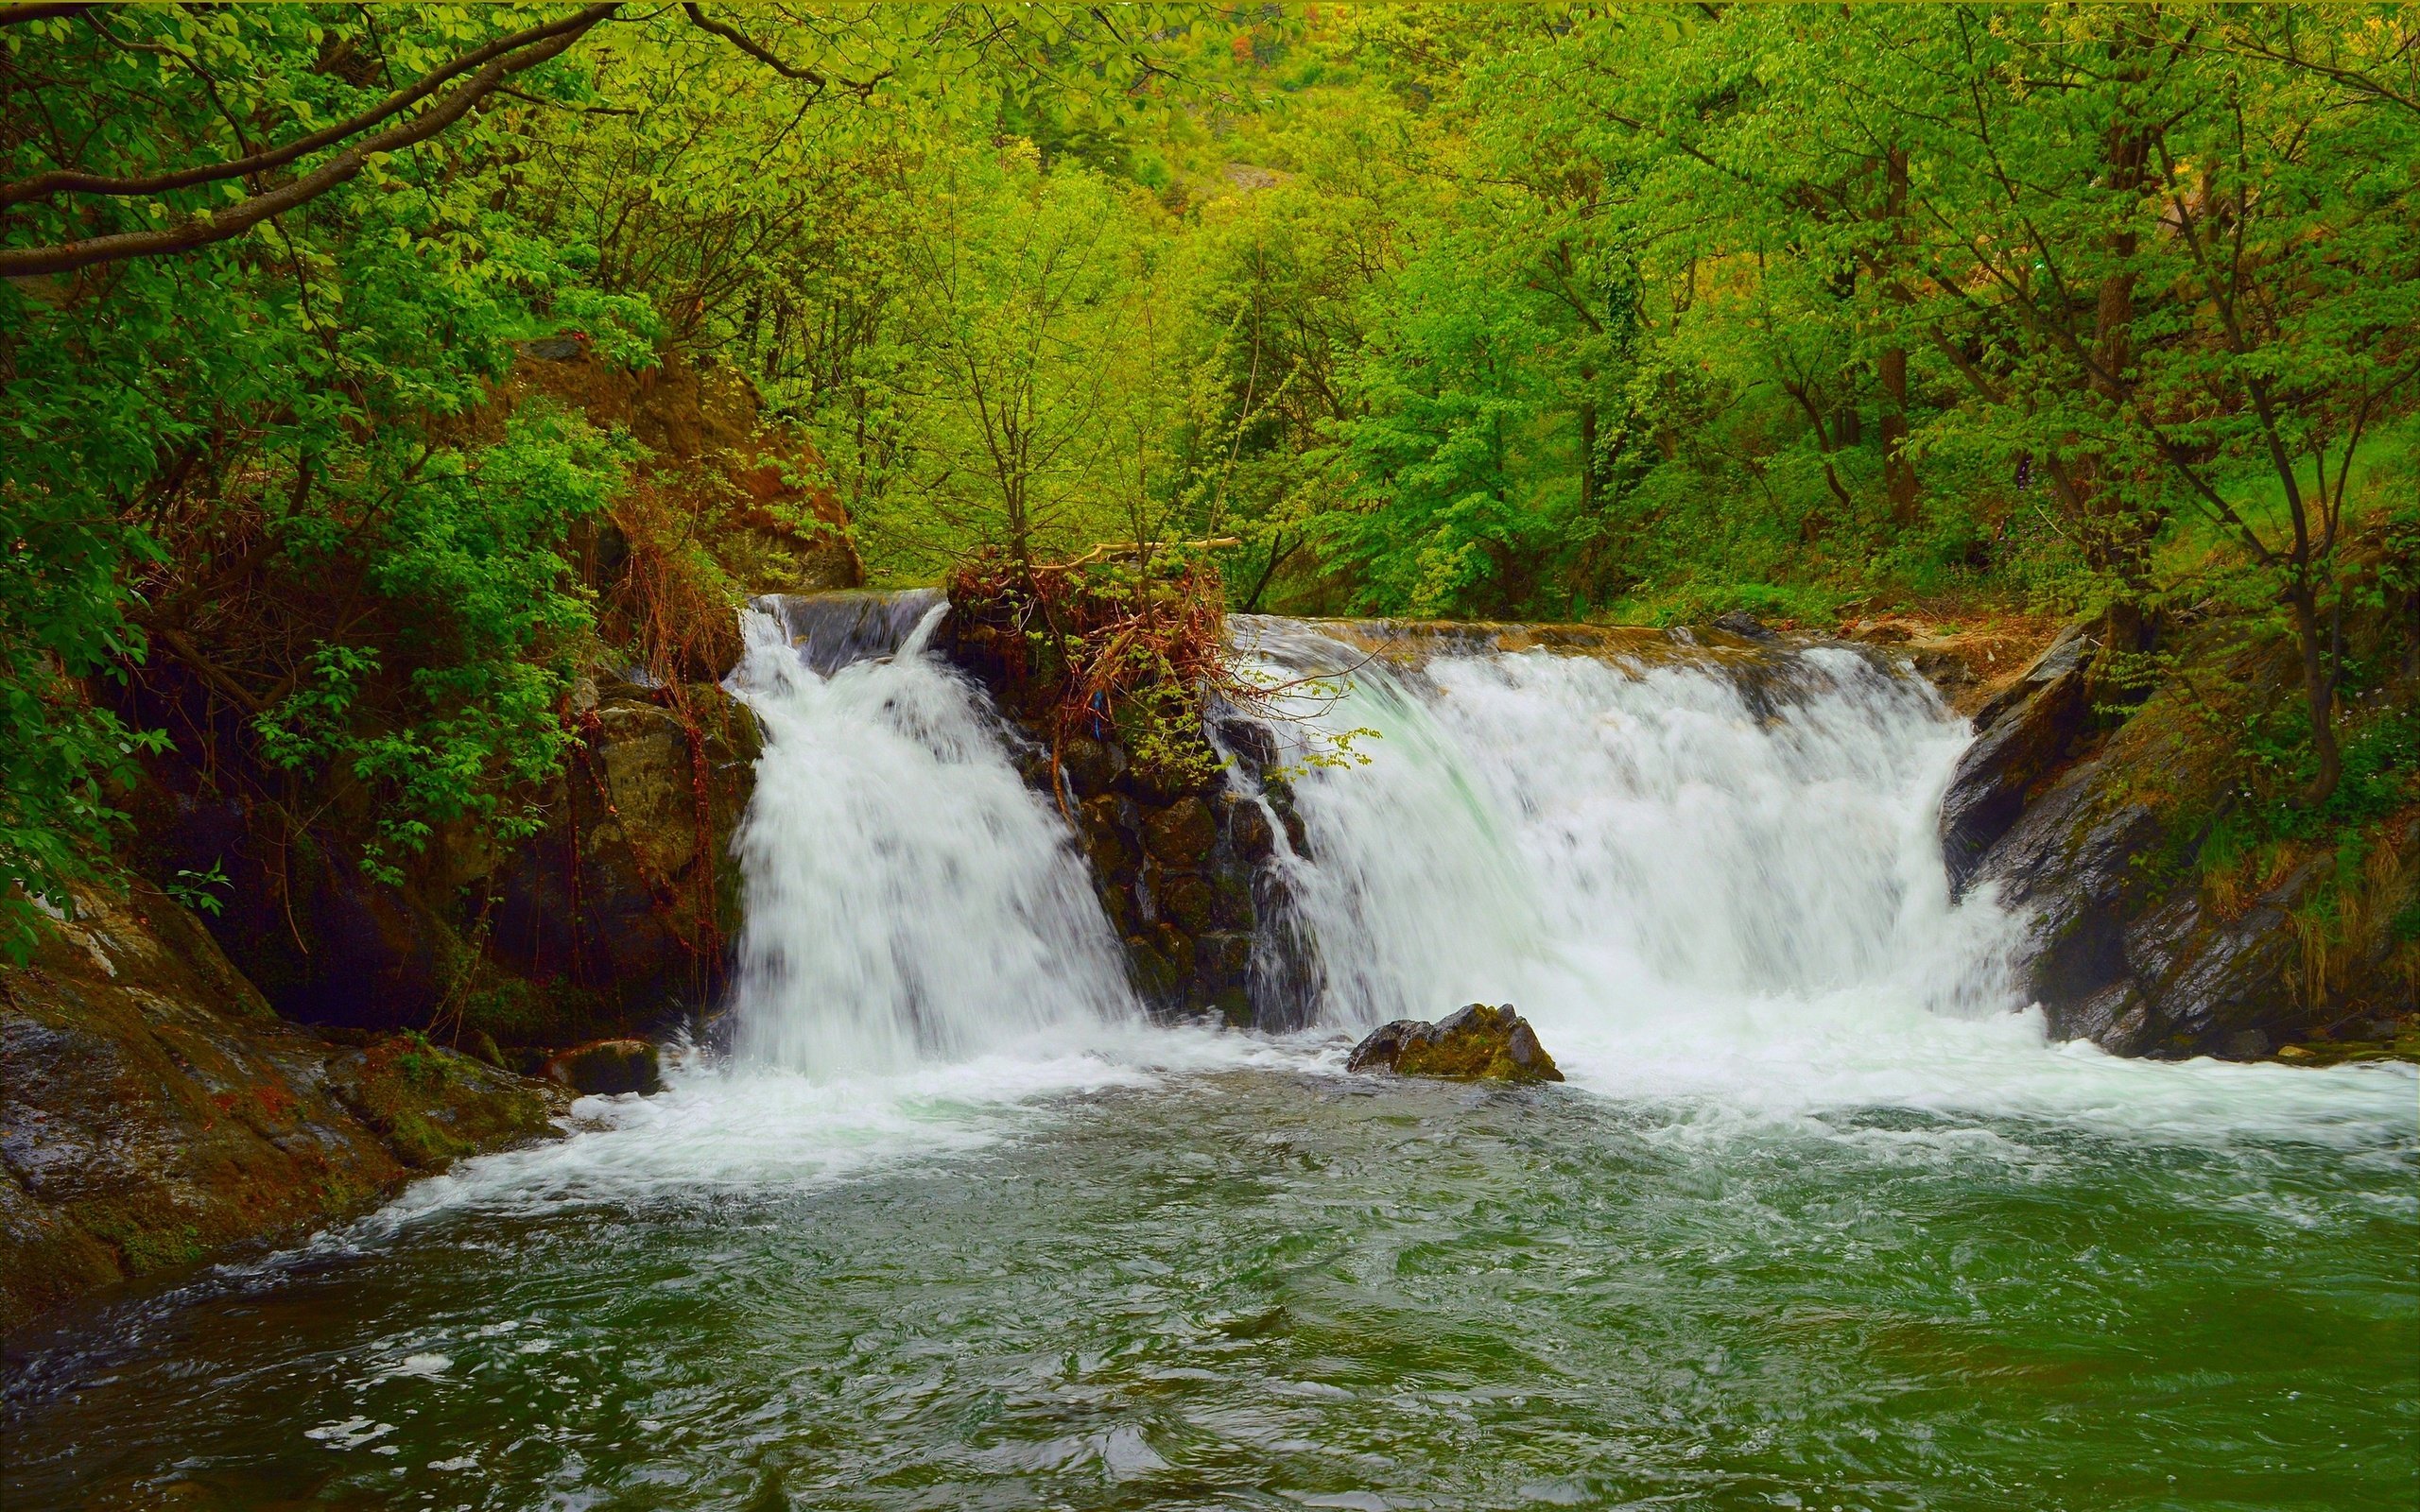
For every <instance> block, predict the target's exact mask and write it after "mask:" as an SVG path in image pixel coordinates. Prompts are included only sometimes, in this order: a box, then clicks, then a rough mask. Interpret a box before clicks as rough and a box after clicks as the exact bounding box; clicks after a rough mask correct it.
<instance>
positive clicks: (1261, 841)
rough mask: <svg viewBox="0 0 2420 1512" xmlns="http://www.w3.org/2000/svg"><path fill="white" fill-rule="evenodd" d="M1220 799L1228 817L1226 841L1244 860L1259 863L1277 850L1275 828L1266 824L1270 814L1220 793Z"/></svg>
mask: <svg viewBox="0 0 2420 1512" xmlns="http://www.w3.org/2000/svg"><path fill="white" fill-rule="evenodd" d="M1220 799H1221V802H1222V805H1223V807H1224V810H1225V813H1226V816H1227V838H1228V839H1229V840H1230V841H1231V842H1233V844H1234V845H1235V848H1236V852H1237V853H1238V854H1240V855H1241V856H1242V857H1243V858H1244V859H1245V860H1247V861H1251V862H1255V863H1257V862H1262V861H1266V860H1268V859H1269V858H1270V857H1271V855H1273V854H1275V853H1276V851H1277V831H1276V827H1275V826H1273V825H1271V823H1270V822H1269V811H1268V810H1267V809H1266V808H1263V807H1262V806H1261V805H1260V804H1259V803H1257V802H1255V801H1253V799H1246V798H1239V797H1237V796H1236V795H1234V794H1222V795H1220Z"/></svg>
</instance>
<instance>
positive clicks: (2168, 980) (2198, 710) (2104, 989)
mask: <svg viewBox="0 0 2420 1512" xmlns="http://www.w3.org/2000/svg"><path fill="white" fill-rule="evenodd" d="M2154 628H2155V627H2152V626H2150V625H2148V624H2147V623H2145V622H2144V621H2143V620H2142V618H2141V617H2140V616H2135V617H2133V618H2132V619H2131V620H2130V619H2129V618H2128V617H2126V616H2123V615H2116V614H2113V615H2112V616H2111V617H2109V618H2108V619H2106V620H2104V621H2103V622H2102V624H2101V627H2100V629H2101V631H2102V632H2103V633H2105V635H2106V636H2107V637H2108V638H2109V640H2110V643H2111V644H2115V645H2117V646H2118V647H2119V648H2120V652H2121V653H2122V652H2139V651H2140V650H2141V649H2142V648H2143V646H2144V645H2145V644H2147V642H2148V641H2149V639H2150V638H2151V637H2152V634H2153V631H2154ZM2091 644H2092V640H2091V638H2090V637H2086V636H2084V635H2083V634H2082V633H2081V632H2079V631H2077V630H2075V629H2071V630H2070V631H2069V633H2068V634H2067V635H2066V636H2064V637H2062V639H2061V641H2060V642H2059V643H2058V644H2055V645H2054V646H2053V647H2052V649H2051V650H2050V651H2049V652H2048V653H2046V654H2045V655H2044V657H2043V658H2042V659H2041V660H2040V661H2039V662H2036V663H2035V664H2034V666H2033V667H2031V669H2029V671H2028V673H2027V675H2026V678H2025V679H2022V680H2021V681H2020V683H2019V684H2018V685H2017V686H2015V687H2013V688H2011V689H2009V690H2006V691H2004V692H2003V694H2002V695H2000V696H1998V697H1997V698H1996V699H1995V700H1994V701H1993V702H1992V703H1991V704H1989V705H1987V706H1985V708H1984V709H1983V710H1982V711H1981V712H1980V713H1979V714H1978V716H1977V723H1978V725H1979V727H1980V728H1981V730H1982V734H1981V735H1980V736H1979V738H1978V740H1977V741H1976V742H1975V746H1974V747H1973V748H1972V749H1970V750H1969V752H1968V753H1967V758H1966V760H1965V761H1964V762H1963V763H1962V765H1961V767H1960V775H1959V785H1955V786H1953V788H1952V789H1951V794H1950V799H1951V802H1950V803H1949V805H1947V806H1946V807H1945V813H1944V823H1943V837H1944V849H1945V852H1946V855H1945V859H1946V861H1947V862H1948V864H1949V867H1950V871H1951V875H1952V877H1953V878H1954V879H1958V880H1962V881H1963V882H1964V883H1965V885H1967V886H1969V887H1979V886H1983V885H1990V886H1992V887H1993V888H1994V890H1995V891H1996V893H1997V897H1998V899H1999V901H2000V902H2002V903H2003V904H2005V905H2008V906H2010V907H2013V908H2014V909H2016V910H2018V911H2020V912H2021V914H2022V915H2023V917H2024V918H2025V920H2026V931H2027V932H2026V936H2025V937H2024V940H2023V943H2022V945H2021V948H2020V951H2019V954H2018V959H2017V961H2016V965H2017V966H2018V968H2019V971H2020V983H2021V986H2022V988H2023V989H2024V990H2025V992H2026V994H2027V995H2028V996H2029V997H2030V998H2031V999H2032V1000H2033V1001H2034V1002H2036V1003H2038V1004H2040V1005H2041V1006H2042V1008H2043V1010H2044V1013H2045V1015H2046V1017H2047V1020H2048V1025H2049V1028H2050V1030H2051V1032H2052V1033H2053V1034H2055V1035H2057V1036H2059V1037H2061V1038H2066V1039H2086V1040H2092V1041H2094V1042H2095V1043H2097V1044H2099V1045H2100V1046H2101V1047H2102V1048H2104V1049H2106V1050H2109V1051H2110V1052H2112V1053H2114V1054H2118V1055H2130V1056H2147V1057H2157V1058H2169V1059H2174V1058H2183V1057H2192V1056H2219V1057H2227V1058H2233V1059H2252V1058H2260V1057H2267V1056H2269V1055H2272V1054H2279V1053H2280V1052H2279V1051H2278V1050H2277V1047H2279V1046H2281V1045H2283V1046H2292V1045H2295V1044H2298V1043H2306V1044H2307V1043H2312V1042H2325V1041H2329V1040H2335V1039H2337V1038H2339V1037H2340V1035H2341V1034H2342V1033H2345V1032H2352V1031H2350V1030H2349V1029H2348V1028H2347V1027H2346V1026H2350V1025H2353V1024H2354V1023H2356V1022H2366V1020H2367V1018H2368V1017H2369V1016H2370V1015H2372V1014H2373V1013H2374V1012H2375V1010H2376V1007H2377V1005H2381V1004H2394V1005H2396V1006H2395V1009H2394V1012H2393V1013H2391V1014H2390V1015H2389V1016H2388V1022H2389V1023H2390V1024H2393V1023H2396V1022H2402V1019H2403V1017H2404V1016H2405V1015H2407V1014H2410V1013H2411V1005H2410V999H2411V992H2410V988H2409V986H2408V980H2409V977H2408V974H2407V971H2408V969H2406V970H2398V969H2395V968H2393V967H2391V966H2390V965H2389V958H2390V957H2391V956H2392V955H2394V952H2395V951H2396V950H2398V949H2399V948H2400V947H2398V946H2397V944H2396V942H2395V941H2394V938H2393V937H2392V934H2391V931H2389V930H2388V929H2387V928H2386V927H2385V926H2384V924H2383V922H2382V921H2383V920H2384V919H2388V918H2390V917H2392V916H2393V911H2394V907H2395V906H2396V904H2395V903H2394V902H2393V900H2392V898H2379V899H2376V900H2375V901H2373V902H2368V903H2367V904H2365V905H2364V906H2363V907H2362V908H2360V909H2358V910H2346V911H2344V912H2336V911H2335V910H2336V909H2337V908H2338V902H2337V901H2336V900H2335V898H2334V897H2332V896H2331V895H2330V892H2329V889H2331V888H2333V887H2334V886H2336V885H2338V884H2337V883H2336V880H2335V879H2336V875H2337V874H2336V871H2335V867H2336V857H2337V851H2335V849H2334V847H2333V845H2332V843H2331V844H2330V845H2328V846H2326V847H2324V848H2312V849H2308V850H2305V851H2301V852H2299V853H2297V852H2295V851H2291V850H2289V851H2286V852H2285V855H2286V856H2287V857H2288V858H2289V859H2298V860H2299V861H2300V863H2301V864H2300V865H2298V866H2296V867H2294V868H2293V869H2292V870H2290V871H2289V872H2288V873H2287V874H2286V875H2284V876H2283V877H2282V878H2277V877H2269V878H2265V879H2258V880H2256V879H2255V877H2254V876H2253V874H2252V873H2251V872H2250V871H2249V869H2248V868H2247V867H2245V866H2241V865H2238V864H2237V863H2236V862H2234V861H2233V860H2230V859H2228V858H2225V857H2221V858H2219V859H2218V860H2217V861H2216V862H2215V864H2214V863H2213V862H2212V860H2211V858H2210V857H2209V856H2208V855H2207V854H2206V849H2205V848H2206V846H2207V844H2208V842H2209V839H2210V836H2211V835H2212V834H2213V833H2216V830H2217V826H2218V824H2219V821H2220V820H2221V817H2222V816H2224V815H2225V814H2226V813H2227V812H2228V810H2229V808H2230V807H2231V806H2232V805H2234V804H2235V803H2237V802H2238V801H2239V799H2240V797H2241V784H2242V782H2243V777H2242V768H2241V764H2240V761H2239V760H2238V758H2237V756H2236V755H2235V753H2234V752H2233V751H2232V750H2231V749H2230V748H2229V747H2227V745H2226V742H2225V741H2223V740H2222V739H2217V738H2214V732H2213V728H2212V724H2211V717H2212V713H2211V710H2210V708H2209V707H2208V706H2207V705H2205V704H2204V703H2203V702H2202V701H2201V696H2200V695H2197V694H2195V693H2194V692H2193V691H2192V690H2189V689H2173V690H2167V691H2162V692H2158V693H2154V694H2153V695H2152V696H2151V697H2150V698H2149V699H2148V700H2147V701H2143V702H2141V703H2140V706H2139V707H2138V708H2136V709H2135V711H2134V712H2133V713H2130V714H2128V715H2127V716H2126V717H2125V719H2124V720H2123V721H2122V722H2121V723H2119V724H2118V727H2117V728H2116V729H2115V730H2112V731H2110V732H2109V733H2108V734H2107V737H2106V739H2105V741H2100V737H2099V736H2098V734H2097V733H2096V732H2095V731H2094V730H2092V729H2091V728H2090V726H2091V725H2092V723H2093V722H2094V721H2095V720H2098V719H2100V718H2101V717H2102V715H2101V713H2099V712H2097V711H2098V710H2107V709H2111V708H2118V707H2122V706H2124V705H2125V704H2127V703H2128V702H2129V701H2130V700H2133V699H2135V698H2137V697H2138V696H2139V689H2132V688H2130V687H2128V686H2127V669H2128V667H2129V666H2130V665H2132V664H2135V663H2130V662H2128V661H2127V660H2126V659H2125V657H2124V656H2123V655H2122V654H2121V655H2118V656H2108V655H2099V654H2095V653H2092V652H2091V651H2090V647H2091ZM2286 661H2287V654H2286V651H2285V650H2284V649H2283V648H2281V647H2278V646H2273V645H2272V646H2267V647H2262V646H2258V645H2256V646H2253V647H2252V648H2250V649H2248V650H2245V651H2243V652H2241V653H2240V654H2239V657H2238V660H2237V661H2235V662H2230V663H2229V664H2228V666H2227V670H2226V674H2225V676H2224V678H2222V679H2219V681H2220V684H2221V686H2225V687H2235V688H2241V689H2259V688H2262V687H2268V688H2274V687H2276V686H2277V685H2278V680H2279V679H2280V678H2281V677H2282V676H2283V674H2284V671H2285V663H2286ZM2104 662H2105V663H2106V664H2105V665H2104V664H2103V663H2104ZM2087 678H2093V679H2099V682H2100V685H2099V687H2098V688H2097V689H2096V688H2094V687H2088V686H2086V685H2085V679H2087ZM2063 730H2064V731H2066V733H2064V734H2063V733H2062V731H2063ZM2093 741H2099V745H2098V748H2097V749H2096V750H2094V751H2093V752H2092V754H2090V755H2088V756H2084V757H2082V758H2081V759H2077V758H2073V757H2072V756H2069V755H2063V754H2061V752H2062V751H2063V750H2066V751H2072V750H2074V749H2076V748H2078V747H2083V746H2084V745H2085V744H2087V743H2089V742H2093ZM2061 762H2065V763H2066V765H2065V766H2064V769H2060V767H2059V765H2058V764H2059V763H2061ZM2046 771H2047V772H2048V776H2047V778H2046V777H2044V776H2041V775H2037V774H2041V773H2044V772H2046ZM1961 803H1963V804H1964V805H1965V806H1964V807H1963V808H1960V807H1959V805H1960V804H1961ZM2012 810H2013V811H2014V816H2013V817H2010V818H2008V821H2007V822H2006V824H2005V826H2004V828H2002V829H2000V830H1999V832H1998V833H1997V834H1994V833H1993V827H1994V826H1995V825H1997V824H1998V822H1999V820H2000V818H2001V817H2002V816H2007V815H2009V814H2010V813H2011V812H2012ZM2398 822H2399V823H2400V825H2401V828H2400V831H2399V837H2398V833H2396V832H2394V831H2392V830H2390V831H2389V832H2386V833H2380V834H2379V835H2378V837H2377V839H2376V840H2375V841H2374V842H2373V843H2374V844H2375V845H2376V846H2377V849H2378V851H2379V853H2382V854H2386V855H2388V856H2389V857H2393V856H2394V855H2398V854H2401V853H2404V852H2405V850H2406V848H2407V847H2409V846H2410V845H2411V844H2412V843H2413V842H2414V841H2420V825H2415V824H2413V823H2411V821H2409V820H2403V821H2398ZM1962 836H1963V840H1964V841H1965V842H1974V841H1977V840H1980V839H1981V838H1982V837H1984V836H1990V838H1989V839H1988V840H1984V841H1983V842H1982V843H1983V847H1984V848H1983V849H1982V851H1980V853H1979V858H1976V859H1974V860H1973V863H1972V867H1971V870H1968V871H1966V872H1964V873H1963V874H1961V871H1960V866H1961V855H1962V851H1961V849H1960V847H1961V844H1962ZM2254 885H2257V886H2261V887H2262V888H2263V889H2264V890H2262V891H2260V892H2259V893H2258V894H2257V895H2256V896H2253V897H2251V898H2249V899H2246V898H2244V897H2243V896H2242V895H2241V892H2240V891H2239V889H2242V888H2245V887H2247V886H2254ZM2404 886H2405V888H2406V891H2405V894H2404V896H2406V897H2408V896H2409V884H2408V883H2407V884H2404ZM2315 910H2316V911H2315ZM2305 918H2308V919H2335V920H2336V921H2337V922H2336V923H2334V924H2328V925H2324V926H2323V927H2324V929H2328V930H2332V929H2335V928H2339V927H2344V928H2351V929H2353V930H2355V931H2357V932H2358V933H2357V934H2356V936H2354V937H2351V938H2345V937H2342V936H2325V937H2321V938H2319V939H2318V940H2317V942H2316V943H2314V939H2313V938H2309V937H2307V936H2308V928H2307V926H2306V924H2305V923H2303V922H2298V919H2305ZM2314 952H2316V954H2314ZM2332 1057H2333V1053H2332V1052H2327V1051H2320V1052H2305V1053H2303V1054H2302V1055H2301V1056H2300V1057H2298V1058H2305V1059H2308V1060H2311V1061H2313V1062H2314V1063H2318V1062H2324V1061H2325V1060H2326V1059H2328V1058H2332Z"/></svg>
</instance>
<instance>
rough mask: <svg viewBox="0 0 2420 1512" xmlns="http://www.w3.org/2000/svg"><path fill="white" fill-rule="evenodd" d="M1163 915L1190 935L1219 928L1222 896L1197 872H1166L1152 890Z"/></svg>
mask: <svg viewBox="0 0 2420 1512" xmlns="http://www.w3.org/2000/svg"><path fill="white" fill-rule="evenodd" d="M1153 890H1154V891H1155V892H1156V893H1157V894H1158V897H1159V902H1160V907H1161V910H1162V913H1163V915H1164V917H1166V918H1167V919H1168V921H1169V922H1171V923H1173V924H1175V925H1176V927H1177V928H1179V929H1182V930H1184V932H1185V933H1186V934H1188V935H1199V934H1201V933H1202V932H1203V931H1204V930H1208V929H1212V928H1215V927H1217V924H1218V912H1219V907H1218V905H1219V895H1218V893H1217V891H1216V890H1215V889H1213V888H1212V886H1211V885H1210V882H1209V879H1207V878H1205V877H1203V876H1202V875H1201V873H1200V872H1198V871H1166V872H1162V873H1161V874H1160V877H1159V885H1158V886H1157V887H1156V888H1154V889H1153Z"/></svg>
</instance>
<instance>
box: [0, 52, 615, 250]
mask: <svg viewBox="0 0 2420 1512" xmlns="http://www.w3.org/2000/svg"><path fill="white" fill-rule="evenodd" d="M27 9H45V8H43V7H29V8H27ZM46 9H52V10H58V11H75V10H81V9H85V8H84V7H82V6H54V7H49V8H46ZM617 9H620V7H619V6H618V5H593V6H590V7H588V8H587V9H584V10H581V11H580V12H579V13H578V14H577V15H573V16H567V17H565V18H564V19H563V20H561V21H555V22H549V23H547V24H546V25H545V26H532V27H530V28H529V29H528V30H527V31H520V32H515V33H514V34H513V35H511V36H510V37H500V38H498V39H497V40H495V41H494V42H492V43H488V44H487V45H486V46H485V47H481V48H479V49H477V50H476V51H475V52H469V53H465V54H463V55H462V56H461V57H459V58H457V59H456V60H453V61H452V62H450V63H448V64H446V65H445V66H444V67H442V68H441V69H438V70H437V71H436V72H434V73H432V74H430V75H428V76H427V77H425V78H423V79H422V80H421V81H420V82H419V83H417V84H414V85H413V86H412V87H411V88H409V89H406V90H401V91H398V92H397V93H395V94H389V96H387V98H385V99H384V100H381V101H379V102H378V104H377V105H375V106H373V107H372V108H371V109H370V110H367V111H364V112H361V113H360V114H359V115H356V116H354V117H353V118H352V119H350V120H345V121H338V122H337V124H336V125H334V126H330V127H326V128H323V129H320V130H317V131H314V132H312V133H311V134H310V135H308V136H305V137H299V138H297V139H296V140H294V141H292V142H289V143H287V144H286V145H285V146H282V147H272V148H270V149H269V150H268V151H267V152H260V153H255V154H253V155H251V156H249V157H244V158H238V159H235V160H233V161H232V162H227V163H200V164H198V165H196V166H193V167H190V168H176V169H172V170H170V171H168V172H166V173H155V174H151V175H149V176H147V177H145V178H139V179H112V178H107V177H105V176H103V175H100V174H94V173H79V172H77V171H75V170H72V169H58V170H54V171H52V172H49V173H40V174H36V175H35V176H34V177H32V178H30V179H20V180H17V181H16V182H15V183H10V184H0V206H8V205H16V204H23V203H24V202H26V200H28V199H42V198H48V197H49V196H52V195H57V194H80V195H117V196H126V195H158V194H166V193H167V192H169V191H170V190H174V189H190V188H193V187H194V186H195V185H197V184H204V183H214V182H216V181H217V180H221V179H241V178H245V177H247V176H249V175H251V174H256V173H268V172H269V171H271V170H273V169H277V168H282V167H285V165H286V164H287V163H294V162H297V161H299V160H301V159H302V158H306V157H308V156H310V155H311V154H312V153H314V152H317V151H319V150H320V149H321V148H322V147H330V146H336V145H337V143H339V142H341V141H343V140H344V139H345V138H347V137H349V136H354V135H357V134H358V133H360V132H363V131H366V130H368V129H370V128H372V127H373V126H376V125H377V124H378V123H379V122H381V121H383V120H386V119H387V118H388V117H389V116H390V115H393V114H395V113H396V112H399V111H404V110H407V109H409V108H410V107H412V106H414V105H417V104H418V103H420V102H421V101H422V100H424V99H426V98H427V97H428V96H429V95H431V94H435V93H436V92H437V91H438V90H440V89H441V88H442V87H444V85H445V84H446V82H447V81H448V80H451V79H454V78H458V77H461V76H462V75H464V74H466V73H469V72H470V71H472V70H473V69H475V68H481V67H484V66H486V65H487V64H488V63H491V62H493V61H494V60H496V59H499V58H503V57H506V56H507V55H509V54H511V53H515V52H518V51H520V50H521V49H522V48H524V47H528V46H533V45H535V44H538V43H544V42H547V41H550V40H552V39H553V38H555V37H558V36H561V35H562V34H564V33H566V32H569V33H570V34H572V35H574V36H577V35H579V33H581V32H584V31H586V30H587V29H588V28H589V27H590V26H595V25H596V23H597V22H599V21H602V20H604V19H605V18H606V17H607V16H610V15H612V14H613V13H614V11H615V10H617ZM8 19H14V18H13V17H0V21H5V20H8ZM548 56H550V57H551V56H552V54H549V55H548ZM510 72H518V70H510Z"/></svg>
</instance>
